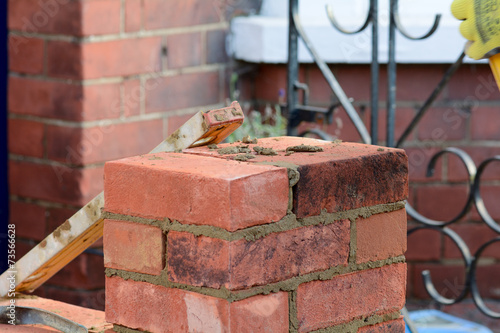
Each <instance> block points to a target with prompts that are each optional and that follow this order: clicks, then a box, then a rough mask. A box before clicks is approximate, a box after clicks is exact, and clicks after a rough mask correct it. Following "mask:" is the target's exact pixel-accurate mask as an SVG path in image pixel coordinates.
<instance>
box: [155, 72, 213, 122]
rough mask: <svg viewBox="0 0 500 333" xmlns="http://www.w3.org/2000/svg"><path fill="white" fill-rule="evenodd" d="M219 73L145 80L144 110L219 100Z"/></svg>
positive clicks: (159, 109) (178, 107) (195, 104)
mask: <svg viewBox="0 0 500 333" xmlns="http://www.w3.org/2000/svg"><path fill="white" fill-rule="evenodd" d="M219 89H220V87H219V73H218V72H206V73H189V74H180V75H176V76H172V77H165V78H154V79H150V80H148V81H147V82H146V112H148V113H151V112H164V111H172V110H175V109H185V108H191V107H197V106H201V105H210V104H216V103H218V102H219V93H218V91H219Z"/></svg>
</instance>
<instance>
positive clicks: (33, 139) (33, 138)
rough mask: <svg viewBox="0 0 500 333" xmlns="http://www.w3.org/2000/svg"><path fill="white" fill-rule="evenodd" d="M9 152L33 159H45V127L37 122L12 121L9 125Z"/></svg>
mask: <svg viewBox="0 0 500 333" xmlns="http://www.w3.org/2000/svg"><path fill="white" fill-rule="evenodd" d="M8 130H9V135H8V143H9V152H10V153H11V154H18V155H24V156H31V157H43V153H44V146H43V144H40V143H41V142H43V138H44V131H45V126H44V125H43V124H41V123H39V122H36V121H30V120H23V119H10V120H9V125H8Z"/></svg>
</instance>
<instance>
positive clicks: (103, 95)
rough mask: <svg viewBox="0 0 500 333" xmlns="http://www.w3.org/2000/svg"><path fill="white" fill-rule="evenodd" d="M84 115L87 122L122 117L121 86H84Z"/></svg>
mask: <svg viewBox="0 0 500 333" xmlns="http://www.w3.org/2000/svg"><path fill="white" fill-rule="evenodd" d="M82 89H83V100H82V115H81V117H82V118H83V119H85V120H101V119H116V118H118V117H120V85H119V84H97V85H84V86H83V87H82Z"/></svg>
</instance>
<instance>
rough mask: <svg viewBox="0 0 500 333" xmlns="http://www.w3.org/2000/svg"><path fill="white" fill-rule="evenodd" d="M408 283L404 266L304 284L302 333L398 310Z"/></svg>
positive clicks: (299, 298)
mask: <svg viewBox="0 0 500 333" xmlns="http://www.w3.org/2000/svg"><path fill="white" fill-rule="evenodd" d="M405 284H406V265H405V264H396V265H390V266H384V267H382V268H376V269H371V270H366V271H361V272H355V273H351V274H346V275H340V276H338V277H334V278H333V279H332V280H328V281H313V282H310V283H305V284H301V285H300V286H299V288H298V290H297V317H298V320H299V332H309V331H312V330H317V329H321V328H326V327H330V326H334V325H337V324H341V323H345V322H349V321H350V320H352V319H354V318H357V317H360V316H365V317H366V316H370V315H373V314H383V313H388V312H394V311H399V310H400V309H401V308H402V307H403V306H404V304H405Z"/></svg>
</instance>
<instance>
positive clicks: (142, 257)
mask: <svg viewBox="0 0 500 333" xmlns="http://www.w3.org/2000/svg"><path fill="white" fill-rule="evenodd" d="M164 253H165V241H164V237H163V232H162V231H161V229H160V228H158V227H153V226H146V225H142V224H137V223H131V222H123V221H117V220H106V221H105V222H104V265H105V266H106V267H109V268H115V269H123V270H126V271H132V272H138V273H144V274H151V275H160V273H161V271H162V270H163V268H164V266H165V258H164Z"/></svg>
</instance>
